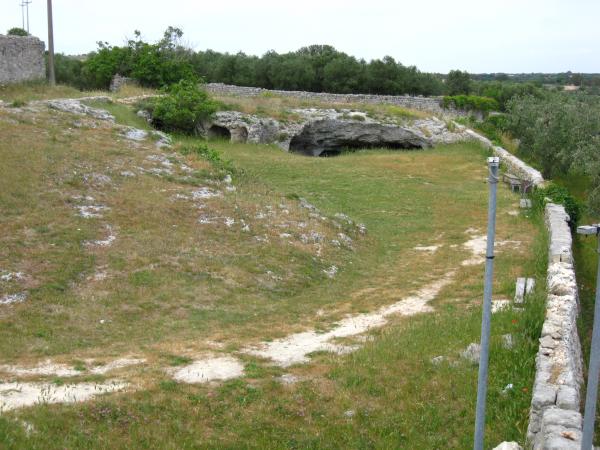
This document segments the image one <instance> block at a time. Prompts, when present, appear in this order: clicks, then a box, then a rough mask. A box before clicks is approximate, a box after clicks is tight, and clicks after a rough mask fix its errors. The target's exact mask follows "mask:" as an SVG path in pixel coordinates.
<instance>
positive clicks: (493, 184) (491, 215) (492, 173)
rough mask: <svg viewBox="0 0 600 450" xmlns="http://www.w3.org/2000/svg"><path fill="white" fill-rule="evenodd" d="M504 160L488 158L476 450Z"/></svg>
mask: <svg viewBox="0 0 600 450" xmlns="http://www.w3.org/2000/svg"><path fill="white" fill-rule="evenodd" d="M499 167H500V158H498V157H491V158H488V168H489V178H488V184H489V186H490V193H489V204H488V226H487V250H486V259H485V285H484V289H483V314H482V319H481V353H480V355H479V377H478V380H477V407H476V410H475V438H474V444H473V448H474V450H483V435H484V431H485V401H486V396H487V379H488V361H489V351H490V328H491V320H492V282H493V277H494V238H495V234H496V192H497V190H498V170H499Z"/></svg>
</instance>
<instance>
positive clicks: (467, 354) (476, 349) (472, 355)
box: [460, 342, 481, 364]
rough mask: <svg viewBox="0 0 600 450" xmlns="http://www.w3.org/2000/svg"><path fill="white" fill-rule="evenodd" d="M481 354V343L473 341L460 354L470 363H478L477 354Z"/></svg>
mask: <svg viewBox="0 0 600 450" xmlns="http://www.w3.org/2000/svg"><path fill="white" fill-rule="evenodd" d="M480 355H481V345H479V344H477V343H475V342H473V343H471V344H469V345H468V347H467V348H466V349H464V350H463V351H462V352H461V353H460V356H461V357H463V358H464V359H466V360H467V361H469V362H470V363H472V364H479V356H480Z"/></svg>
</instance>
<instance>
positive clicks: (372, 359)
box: [0, 98, 545, 448]
mask: <svg viewBox="0 0 600 450" xmlns="http://www.w3.org/2000/svg"><path fill="white" fill-rule="evenodd" d="M260 101H261V102H263V103H266V102H268V101H269V99H264V98H263V99H261V100H260ZM272 102H273V104H275V105H276V106H272V109H276V108H279V110H281V108H282V106H281V104H280V103H281V102H280V100H278V99H273V100H272ZM278 102H279V103H278ZM131 103H132V101H128V100H123V99H118V98H113V99H112V100H109V101H108V102H107V101H106V100H98V99H95V100H90V99H88V100H87V101H84V102H83V103H80V102H78V101H74V100H65V101H62V102H61V101H45V100H38V101H28V102H24V104H21V103H16V104H9V103H3V104H2V105H0V136H2V139H0V158H1V160H2V161H3V163H2V165H1V166H0V228H1V233H0V275H1V278H0V279H1V281H0V355H2V356H1V357H0V373H1V374H2V375H1V380H2V381H1V382H0V410H4V412H3V413H2V415H0V436H3V441H4V442H6V443H7V447H8V448H23V447H30V448H127V447H130V446H131V445H133V444H134V443H135V445H136V446H141V447H149V448H156V447H161V448H197V447H207V446H208V447H211V446H212V447H215V446H216V447H223V448H230V447H233V446H244V447H248V448H266V447H267V446H268V447H270V448H282V447H302V448H304V447H319V448H347V447H349V446H353V447H378V448H381V447H383V448H385V447H406V448H439V447H441V446H444V447H451V448H467V447H469V446H470V441H471V435H470V433H471V428H472V421H473V418H472V416H473V409H474V408H473V406H474V402H475V391H476V378H477V367H476V366H475V365H473V364H472V363H470V362H469V361H467V360H465V358H463V357H461V356H460V354H461V352H462V351H463V350H464V349H465V348H466V347H467V346H468V345H469V344H470V343H472V342H477V341H478V339H479V325H480V317H481V309H480V304H481V291H482V278H483V276H482V274H483V254H484V253H483V252H484V244H485V242H484V240H485V237H484V233H485V226H486V217H487V216H486V213H487V185H486V183H485V178H486V176H487V169H486V166H485V156H487V153H486V151H485V150H483V149H482V148H481V147H480V146H479V145H478V144H476V143H474V142H459V143H456V144H452V145H441V144H440V145H436V146H435V147H434V148H431V149H418V150H395V151H394V150H385V149H371V150H359V151H358V149H354V150H357V151H353V152H342V154H341V155H340V156H337V157H331V158H309V157H306V156H303V155H299V154H294V153H288V152H284V151H282V150H281V149H280V148H279V147H277V146H276V145H262V144H250V143H237V144H236V143H230V142H227V141H225V140H219V139H216V140H212V141H208V142H207V141H205V140H203V139H201V138H199V137H185V136H177V135H175V136H171V137H168V136H165V135H162V134H160V133H157V132H155V131H154V130H152V129H151V128H150V126H149V125H148V124H147V123H146V122H145V121H144V120H143V119H141V118H140V117H138V116H137V115H136V111H135V109H133V108H131V106H130V104H131ZM65 105H67V106H69V108H70V109H71V110H73V111H76V113H73V112H65V111H64V110H65V109H69V108H65ZM86 105H87V106H86ZM277 105H278V106H277ZM245 106H246V107H247V108H248V111H251V112H253V113H255V112H256V108H254V109H252V108H250V106H249V105H245ZM316 106H319V107H321V106H323V105H316ZM98 108H100V109H98ZM283 108H287V106H286V105H284V106H283ZM266 110H267V111H268V109H266ZM262 111H263V112H264V111H265V108H264V107H263V110H262ZM77 112H78V113H77ZM395 112H396V113H397V112H398V111H395ZM393 113H394V110H392V111H391V112H390V110H388V114H389V115H390V116H392V117H393V120H394V121H396V120H397V115H396V116H394V114H393ZM377 114H378V115H385V114H386V110H385V109H384V108H380V109H378V110H377ZM410 117H411V120H412V119H415V118H417V117H421V118H422V117H423V114H422V113H413V116H410ZM288 118H289V115H288ZM406 120H408V119H406ZM498 202H499V210H498V236H497V245H498V249H499V250H498V257H497V259H496V280H495V287H494V294H495V300H504V299H507V298H508V299H510V298H512V296H513V293H514V281H515V279H516V278H517V277H519V276H524V275H528V276H537V277H539V278H540V279H541V278H543V276H544V270H545V266H543V264H542V267H540V265H539V264H538V263H537V262H538V261H540V258H541V260H542V261H543V256H544V252H545V250H544V245H545V244H544V236H543V235H542V234H543V233H540V229H541V227H540V224H539V223H537V222H536V220H535V219H533V218H531V217H527V214H526V213H522V212H520V211H519V205H518V203H519V198H518V196H516V195H515V194H512V193H511V192H510V191H509V190H508V189H507V188H501V189H500V190H499V200H498ZM540 284H543V283H540ZM536 295H538V296H539V297H541V296H542V292H541V291H540V292H539V293H537V294H536ZM497 305H498V306H500V305H501V303H497ZM539 316H540V308H539V302H536V301H535V300H532V301H531V303H530V304H529V305H528V307H527V309H526V310H525V311H522V312H519V311H515V310H513V309H504V310H500V311H499V312H497V313H496V314H495V315H494V328H493V342H492V351H493V352H494V355H495V357H494V358H493V360H492V362H491V364H492V370H491V379H490V397H491V398H490V409H489V412H488V417H489V420H488V423H489V442H490V443H492V442H500V441H502V440H509V439H515V440H522V438H523V436H524V433H525V429H526V425H527V413H528V408H529V403H530V400H531V398H530V394H529V392H530V390H531V385H532V382H533V372H534V362H533V357H532V355H534V354H535V351H536V350H537V342H536V339H537V336H535V330H536V327H538V326H539ZM508 334H510V335H511V336H512V337H511V338H510V340H511V345H510V346H509V345H506V341H507V338H506V337H505V336H506V335H508ZM440 357H441V358H440ZM508 384H511V385H513V386H514V388H513V389H510V390H508V391H507V390H506V386H507V385H508ZM44 400H46V401H47V403H48V404H43V405H38V403H40V402H44ZM448 423H452V427H448V426H447V425H448Z"/></svg>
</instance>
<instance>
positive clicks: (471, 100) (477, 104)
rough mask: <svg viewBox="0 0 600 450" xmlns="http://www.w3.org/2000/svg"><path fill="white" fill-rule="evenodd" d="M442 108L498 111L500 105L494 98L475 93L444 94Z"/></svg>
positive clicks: (485, 111)
mask: <svg viewBox="0 0 600 450" xmlns="http://www.w3.org/2000/svg"><path fill="white" fill-rule="evenodd" d="M442 105H443V107H444V108H446V109H448V108H456V109H463V110H466V111H481V112H483V113H487V112H490V111H498V110H499V109H500V105H499V104H498V102H497V101H496V100H494V99H493V98H489V97H479V96H477V95H453V96H445V97H444V98H443V100H442Z"/></svg>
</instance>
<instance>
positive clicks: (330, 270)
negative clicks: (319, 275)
mask: <svg viewBox="0 0 600 450" xmlns="http://www.w3.org/2000/svg"><path fill="white" fill-rule="evenodd" d="M323 272H324V273H325V275H327V276H328V277H329V278H335V276H336V275H337V273H338V268H337V266H331V267H329V268H328V269H323Z"/></svg>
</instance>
